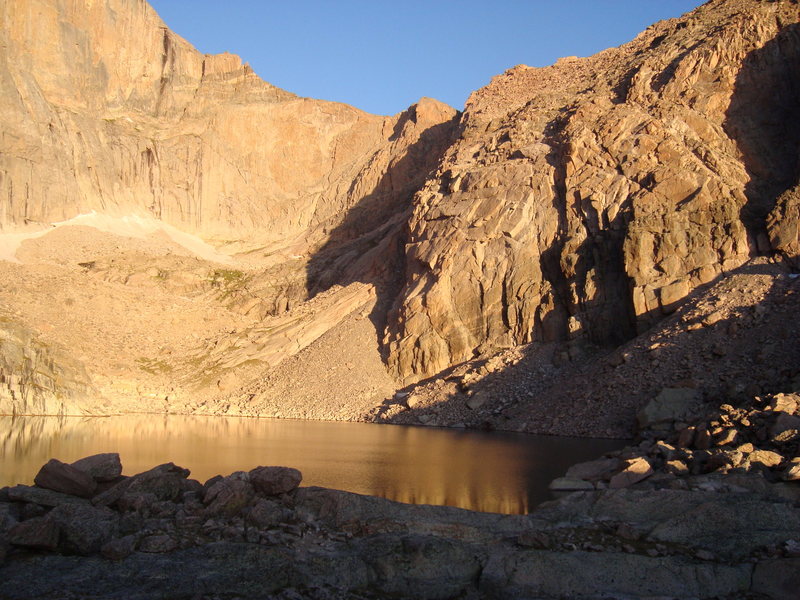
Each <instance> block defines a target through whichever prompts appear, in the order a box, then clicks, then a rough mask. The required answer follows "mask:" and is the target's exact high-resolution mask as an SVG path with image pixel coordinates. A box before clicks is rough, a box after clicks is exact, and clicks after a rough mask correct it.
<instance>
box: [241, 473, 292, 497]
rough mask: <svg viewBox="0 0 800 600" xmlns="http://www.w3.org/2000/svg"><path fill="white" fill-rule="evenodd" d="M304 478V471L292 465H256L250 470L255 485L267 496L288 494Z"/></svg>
mask: <svg viewBox="0 0 800 600" xmlns="http://www.w3.org/2000/svg"><path fill="white" fill-rule="evenodd" d="M302 480H303V475H302V473H300V471H298V470H297V469H293V468H291V467H256V468H255V469H253V470H252V471H250V482H251V483H252V484H253V487H254V488H255V489H256V491H257V492H259V493H261V494H264V495H266V496H278V495H280V494H287V493H289V492H291V491H292V490H294V489H296V488H297V486H299V485H300V482H301V481H302Z"/></svg>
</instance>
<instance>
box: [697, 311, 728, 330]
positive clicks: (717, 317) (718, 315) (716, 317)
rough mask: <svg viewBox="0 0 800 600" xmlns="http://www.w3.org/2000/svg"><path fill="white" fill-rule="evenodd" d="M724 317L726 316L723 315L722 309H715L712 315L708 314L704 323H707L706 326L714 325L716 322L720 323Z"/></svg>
mask: <svg viewBox="0 0 800 600" xmlns="http://www.w3.org/2000/svg"><path fill="white" fill-rule="evenodd" d="M724 318H725V317H724V316H723V314H722V312H720V311H718V310H715V311H714V312H712V313H711V314H710V315H708V316H706V318H705V319H703V321H702V323H703V325H705V326H706V327H710V326H711V325H713V324H714V323H719V322H720V321H722V319H724Z"/></svg>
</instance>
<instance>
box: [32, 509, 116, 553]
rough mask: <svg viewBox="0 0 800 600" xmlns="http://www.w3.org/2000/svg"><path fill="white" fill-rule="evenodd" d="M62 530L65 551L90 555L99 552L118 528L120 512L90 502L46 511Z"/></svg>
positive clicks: (61, 542) (49, 518)
mask: <svg viewBox="0 0 800 600" xmlns="http://www.w3.org/2000/svg"><path fill="white" fill-rule="evenodd" d="M47 519H48V520H50V521H52V522H53V523H55V524H56V525H58V528H59V530H60V531H61V541H60V544H59V545H60V546H61V547H62V548H63V549H64V550H65V551H66V552H74V553H76V554H81V555H84V556H88V555H89V554H93V553H95V552H99V551H100V548H101V547H102V546H103V544H105V543H106V542H108V541H109V540H110V539H111V538H112V537H113V536H114V535H115V534H116V532H117V530H118V529H119V515H118V514H117V513H115V512H114V511H112V510H111V509H108V508H105V507H102V508H96V507H94V506H91V505H88V504H87V505H78V504H62V505H61V506H57V507H55V508H54V509H53V510H52V511H50V513H49V514H48V515H47Z"/></svg>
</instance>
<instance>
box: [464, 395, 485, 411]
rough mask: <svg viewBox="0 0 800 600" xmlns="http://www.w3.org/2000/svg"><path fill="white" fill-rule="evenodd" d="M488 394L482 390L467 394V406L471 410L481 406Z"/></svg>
mask: <svg viewBox="0 0 800 600" xmlns="http://www.w3.org/2000/svg"><path fill="white" fill-rule="evenodd" d="M488 400H489V396H488V395H487V394H485V393H483V392H476V393H474V394H472V395H471V396H469V397H468V398H467V400H466V403H467V407H468V408H470V409H472V410H478V409H479V408H480V407H481V406H483V405H484V404H486V402H487V401H488Z"/></svg>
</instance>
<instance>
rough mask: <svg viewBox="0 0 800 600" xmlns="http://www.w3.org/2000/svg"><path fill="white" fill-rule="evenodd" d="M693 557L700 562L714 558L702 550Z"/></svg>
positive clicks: (710, 553)
mask: <svg viewBox="0 0 800 600" xmlns="http://www.w3.org/2000/svg"><path fill="white" fill-rule="evenodd" d="M694 555H695V556H696V557H697V558H699V559H700V560H714V559H715V558H716V556H714V554H713V553H712V552H709V551H708V550H703V549H700V550H698V551H696V552H695V553H694Z"/></svg>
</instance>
